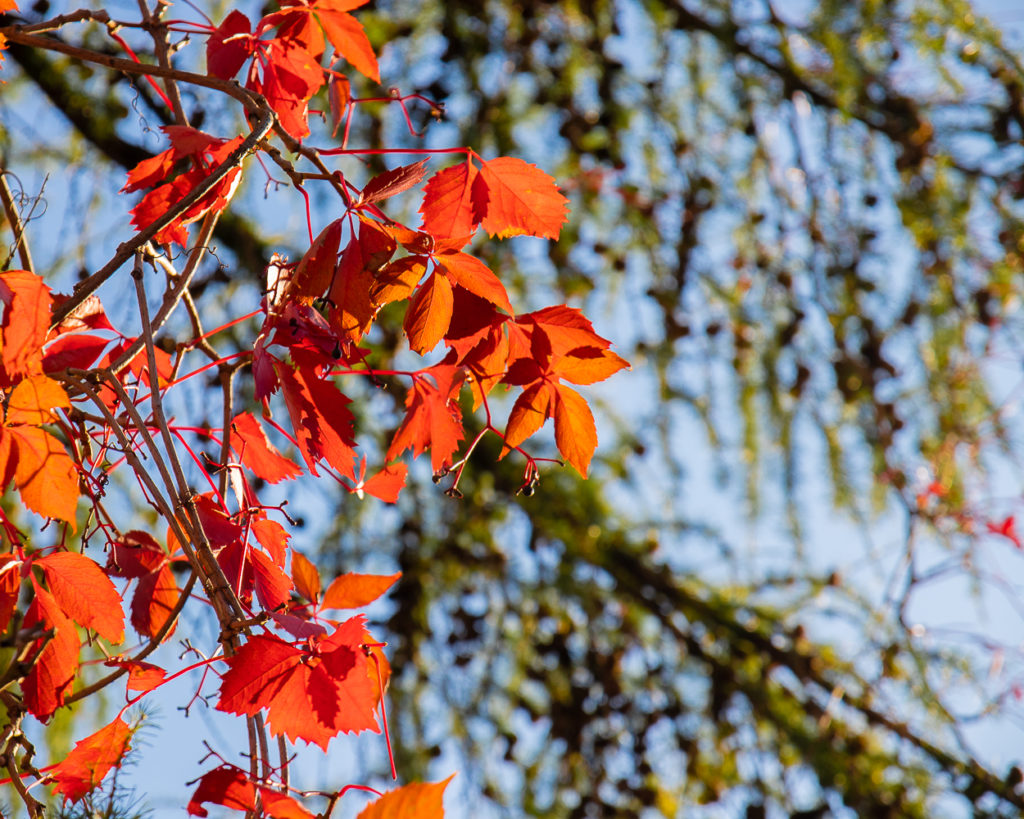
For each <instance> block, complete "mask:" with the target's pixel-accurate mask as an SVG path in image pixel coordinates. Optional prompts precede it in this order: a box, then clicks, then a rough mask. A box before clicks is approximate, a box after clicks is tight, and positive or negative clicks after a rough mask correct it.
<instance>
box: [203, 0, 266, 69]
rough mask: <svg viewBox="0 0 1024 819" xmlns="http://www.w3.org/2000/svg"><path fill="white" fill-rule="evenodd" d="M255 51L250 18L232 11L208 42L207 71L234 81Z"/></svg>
mask: <svg viewBox="0 0 1024 819" xmlns="http://www.w3.org/2000/svg"><path fill="white" fill-rule="evenodd" d="M255 50H256V42H255V38H254V37H253V36H252V26H251V24H250V22H249V18H248V17H246V16H245V15H244V14H242V12H240V11H237V10H236V11H232V12H231V13H230V14H229V15H228V16H227V17H225V18H224V22H223V23H221V24H220V25H219V26H217V28H216V30H215V31H214V32H213V34H212V35H210V39H209V40H207V41H206V69H207V71H208V72H209V73H210V75H211V76H214V77H219V78H220V79H222V80H230V79H233V78H234V76H235V75H236V74H237V73H238V70H239V69H240V68H241V67H242V65H243V64H244V63H245V61H246V60H248V59H249V58H250V57H251V56H252V55H253V52H254V51H255Z"/></svg>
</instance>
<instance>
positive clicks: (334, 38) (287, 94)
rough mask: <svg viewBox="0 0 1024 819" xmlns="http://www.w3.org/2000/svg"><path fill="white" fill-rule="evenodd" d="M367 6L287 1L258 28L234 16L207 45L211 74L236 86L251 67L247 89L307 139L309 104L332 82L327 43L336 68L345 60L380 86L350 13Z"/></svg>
mask: <svg viewBox="0 0 1024 819" xmlns="http://www.w3.org/2000/svg"><path fill="white" fill-rule="evenodd" d="M366 2H367V0H315V1H314V2H309V0H284V2H282V3H281V8H280V10H279V11H275V12H272V13H270V14H267V15H265V16H264V17H262V18H261V19H260V20H259V22H257V23H256V25H255V26H253V24H252V21H250V20H249V18H248V17H246V16H245V15H244V14H242V12H240V11H232V12H231V13H230V14H229V15H228V16H227V17H226V18H225V19H224V22H223V23H221V24H220V25H219V26H218V27H217V28H216V29H215V30H214V31H213V33H212V34H211V36H210V37H209V39H208V40H207V43H206V65H207V69H208V70H209V72H210V74H211V76H214V77H219V78H220V79H222V80H231V79H234V78H235V76H236V75H237V74H238V72H239V71H240V70H241V69H242V66H244V65H245V64H246V63H247V62H248V63H249V68H248V70H247V71H246V75H245V86H246V88H248V89H250V90H252V91H255V92H256V93H258V94H262V95H263V96H264V97H265V98H266V100H267V102H268V103H270V107H271V108H273V109H274V112H275V113H276V114H277V116H278V119H279V120H280V122H281V125H282V126H283V127H284V129H285V130H286V131H287V132H288V133H289V134H291V135H292V136H293V137H295V138H296V139H302V138H303V137H305V136H307V135H308V134H309V121H308V108H309V100H310V99H311V98H312V96H313V95H314V94H315V93H316V92H317V91H319V90H320V88H322V87H323V85H324V82H325V78H326V76H327V71H326V70H325V69H324V68H323V66H322V65H321V61H322V59H323V55H324V51H325V49H326V46H327V43H330V45H331V47H332V49H333V56H332V59H331V62H332V63H333V62H334V59H335V58H337V57H343V58H344V59H345V60H347V61H348V62H349V64H350V65H351V66H352V67H353V68H355V69H356V71H359V72H360V73H361V74H364V75H365V76H367V77H369V78H370V79H371V80H374V81H375V82H379V81H380V73H379V70H378V68H377V58H376V56H375V55H374V53H373V48H372V46H371V45H370V41H369V40H368V39H367V38H366V32H365V31H364V30H363V27H362V25H361V24H360V23H359V21H358V20H356V18H355V17H353V16H352V15H351V14H349V13H348V12H349V11H351V10H353V9H356V8H359V7H360V6H363V5H365V4H366ZM275 29H276V34H275V35H274V36H273V37H268V36H267V34H268V33H269V32H271V31H273V30H275ZM250 61H251V62H250Z"/></svg>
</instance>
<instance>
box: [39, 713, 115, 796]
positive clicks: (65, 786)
mask: <svg viewBox="0 0 1024 819" xmlns="http://www.w3.org/2000/svg"><path fill="white" fill-rule="evenodd" d="M131 738H132V729H131V728H129V727H128V725H127V723H125V721H124V720H123V719H121V718H120V717H118V718H117V719H115V720H114V721H113V722H112V723H110V724H109V725H106V726H104V727H103V728H100V730H98V731H97V732H96V733H95V734H92V735H90V736H87V737H86V738H85V739H81V740H79V741H78V742H76V743H75V747H74V748H73V749H72V751H71V753H70V754H68V755H67V756H66V757H65V758H64V760H63V761H62V762H60V763H59V764H58V765H57V766H56V767H55V768H53V769H52V770H51V771H50V776H52V777H53V779H54V780H55V781H56V783H57V784H56V785H55V786H54V788H53V790H54V793H59V794H63V796H64V801H65V802H67V801H69V800H70V801H71V802H77V801H78V800H79V799H81V798H82V797H83V796H85V795H86V794H87V793H89V792H90V791H92V790H94V789H95V788H96V787H98V786H99V784H100V783H101V782H102V781H103V777H105V776H106V775H107V773H109V771H110V769H111V768H113V767H115V766H116V765H119V764H120V762H121V759H122V758H123V757H124V755H125V754H126V753H128V750H129V749H130V748H131Z"/></svg>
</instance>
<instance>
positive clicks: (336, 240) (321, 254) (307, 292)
mask: <svg viewBox="0 0 1024 819" xmlns="http://www.w3.org/2000/svg"><path fill="white" fill-rule="evenodd" d="M340 245H341V219H335V220H334V221H333V222H331V223H330V224H329V225H328V226H327V227H325V228H324V229H323V230H322V231H320V235H319V236H317V237H316V239H315V240H314V241H313V244H312V245H311V246H310V248H309V250H307V251H306V253H305V255H304V256H303V257H302V258H301V259H300V260H299V263H298V264H297V265H296V266H295V273H294V274H293V275H292V280H291V288H290V289H291V291H292V297H293V298H297V299H315V298H318V297H319V296H321V295H323V293H324V291H325V290H327V288H328V287H330V285H331V282H332V281H333V280H334V269H335V267H337V264H338V248H339V246H340Z"/></svg>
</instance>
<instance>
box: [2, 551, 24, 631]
mask: <svg viewBox="0 0 1024 819" xmlns="http://www.w3.org/2000/svg"><path fill="white" fill-rule="evenodd" d="M21 565H22V564H21V561H20V560H18V558H17V557H15V556H14V555H10V554H7V555H0V634H3V633H4V632H6V631H7V625H8V624H9V623H10V622H11V615H12V614H14V610H15V609H16V608H17V606H18V595H19V592H20V591H21Z"/></svg>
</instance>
